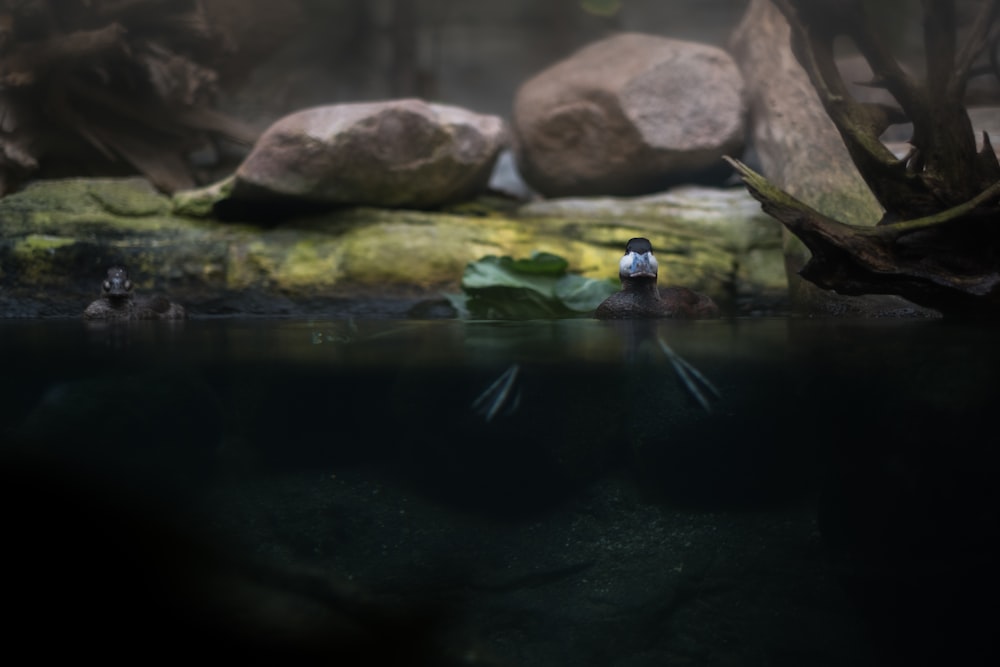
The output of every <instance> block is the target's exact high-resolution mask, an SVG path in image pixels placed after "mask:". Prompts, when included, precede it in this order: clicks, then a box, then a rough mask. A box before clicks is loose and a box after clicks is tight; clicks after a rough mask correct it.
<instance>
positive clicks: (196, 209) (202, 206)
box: [170, 176, 235, 218]
mask: <svg viewBox="0 0 1000 667" xmlns="http://www.w3.org/2000/svg"><path fill="white" fill-rule="evenodd" d="M234 182H235V178H234V177H233V176H230V177H229V178H226V179H223V180H221V181H219V182H218V183H213V184H212V185H209V186H206V187H204V188H198V189H196V190H182V191H181V192H176V193H174V196H173V198H172V199H171V202H170V203H171V207H172V210H173V213H174V215H182V216H185V217H190V218H207V217H209V216H211V215H212V213H213V211H214V210H215V205H216V204H217V203H219V202H220V201H222V200H223V199H226V198H227V197H229V195H230V193H231V192H232V191H233V183H234Z"/></svg>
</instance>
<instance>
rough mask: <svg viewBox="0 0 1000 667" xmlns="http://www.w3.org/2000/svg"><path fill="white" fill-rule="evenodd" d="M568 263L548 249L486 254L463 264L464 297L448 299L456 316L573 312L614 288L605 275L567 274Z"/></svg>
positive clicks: (588, 307)
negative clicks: (514, 255) (526, 254)
mask: <svg viewBox="0 0 1000 667" xmlns="http://www.w3.org/2000/svg"><path fill="white" fill-rule="evenodd" d="M568 266H569V262H567V261H566V260H565V259H564V258H562V257H560V256H558V255H553V254H551V253H534V254H532V256H531V257H530V258H528V259H518V260H514V259H511V258H510V257H497V256H496V255H488V256H486V257H483V258H482V259H479V260H477V261H475V262H470V263H469V264H468V266H466V267H465V273H464V274H463V276H462V291H463V295H464V296H465V299H464V300H460V299H459V298H458V297H457V296H456V297H455V298H451V297H449V300H450V301H451V302H452V305H453V306H454V307H455V309H456V310H457V311H459V314H460V316H461V317H473V318H477V319H479V318H481V319H540V318H553V317H574V316H578V315H580V314H581V313H587V312H590V311H592V310H594V309H595V308H596V307H597V306H598V305H599V304H600V303H601V301H603V300H604V299H606V298H607V297H608V296H609V295H611V294H612V293H614V292H615V291H617V289H618V286H617V284H615V283H613V282H611V281H608V280H592V279H589V278H584V277H583V276H579V275H576V274H568V273H566V269H567V267H568ZM460 306H461V307H460Z"/></svg>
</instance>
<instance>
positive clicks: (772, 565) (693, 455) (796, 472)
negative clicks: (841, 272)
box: [0, 319, 1000, 665]
mask: <svg viewBox="0 0 1000 667" xmlns="http://www.w3.org/2000/svg"><path fill="white" fill-rule="evenodd" d="M994 340H995V332H994V331H992V330H991V329H989V328H985V327H982V326H980V327H973V326H965V325H960V324H953V323H946V322H844V321H813V320H793V319H774V320H737V321H719V322H687V323H685V322H659V323H601V322H596V321H591V320H559V321H537V322H457V321H427V322H420V321H356V322H355V321H349V320H331V321H322V320H314V321H281V320H277V321H276V320H228V319H225V320H194V321H189V322H184V323H180V324H178V325H176V326H172V325H169V324H166V323H149V324H141V325H136V326H127V327H101V326H96V327H93V326H92V327H86V326H85V325H84V323H82V322H77V321H46V322H37V321H35V322H21V321H3V322H0V342H2V346H3V349H4V350H5V351H6V352H7V354H5V355H4V356H5V360H4V362H3V363H4V372H3V376H2V378H3V380H2V383H0V392H2V394H0V399H2V400H0V416H2V423H3V426H4V433H5V436H4V441H5V445H4V458H3V460H4V461H5V466H4V480H5V482H6V483H5V484H3V487H4V489H5V491H4V492H5V494H6V495H5V497H4V501H5V502H4V506H5V507H6V508H7V511H6V513H7V518H6V524H7V527H8V528H7V531H6V532H7V543H8V545H10V546H9V547H8V548H9V549H10V550H11V551H12V552H13V553H14V555H15V556H16V558H15V562H16V563H17V565H16V566H15V567H14V568H12V569H13V571H18V572H21V573H22V575H23V576H21V577H20V579H19V582H20V583H19V584H18V586H16V587H15V589H14V593H13V594H12V599H14V600H17V601H18V604H19V605H21V606H23V607H25V608H26V609H31V610H33V611H34V612H36V613H38V614H41V615H42V617H46V615H49V614H51V613H52V611H53V609H58V610H60V614H59V615H57V616H56V618H62V619H64V622H63V623H62V624H58V623H56V622H55V621H53V625H52V627H51V628H47V631H48V632H50V633H52V634H54V635H59V634H63V633H68V632H70V631H69V630H68V629H67V628H69V627H72V628H75V632H76V633H78V635H79V637H76V639H79V640H81V641H84V638H89V639H88V641H94V639H93V637H94V635H95V634H97V635H100V634H101V633H103V632H106V630H107V628H108V627H120V628H121V631H120V632H112V633H111V634H110V635H106V636H104V635H102V636H104V639H103V641H104V642H105V643H109V642H110V643H111V644H112V645H114V646H116V647H118V648H119V649H120V650H122V651H125V650H126V649H129V650H131V649H134V648H135V647H136V646H142V647H146V648H145V649H142V650H148V647H149V646H150V645H154V644H155V645H157V646H160V645H163V644H164V643H165V644H169V645H171V646H173V647H174V649H173V650H176V651H177V652H178V654H179V655H180V654H183V651H184V650H186V648H190V647H189V646H188V644H187V643H186V642H187V641H190V642H191V645H192V646H193V645H194V644H195V643H196V641H195V640H198V642H202V643H203V640H204V638H205V637H206V636H208V637H211V641H212V643H213V646H217V647H218V651H219V654H220V655H226V656H230V657H232V656H233V655H237V656H238V655H240V650H245V651H246V653H247V655H248V656H255V655H259V652H260V651H265V650H266V651H274V652H275V654H276V655H281V656H282V657H283V658H287V657H288V656H289V654H294V655H295V656H297V657H304V656H306V655H308V656H309V657H316V656H317V655H319V656H321V657H322V658H323V659H327V658H329V657H330V656H331V655H334V654H336V655H339V656H341V657H344V656H345V655H346V656H347V657H348V658H354V659H357V660H359V661H362V662H366V663H367V664H370V663H371V662H372V661H373V660H375V658H376V657H386V656H385V655H383V653H384V652H385V651H387V650H388V649H387V647H389V646H392V645H398V646H400V647H402V648H401V649H400V650H404V651H405V652H407V655H408V656H409V657H408V658H407V662H408V664H420V663H421V662H423V663H425V664H511V665H554V664H594V665H610V664H622V665H645V664H650V665H653V664H699V665H702V664H703V665H784V664H787V665H844V664H852V665H883V664H904V663H905V664H919V663H920V662H921V661H924V660H932V659H933V660H937V661H938V662H939V663H940V662H941V661H942V660H945V662H954V660H957V659H961V660H965V661H966V663H965V664H979V659H980V658H983V657H984V656H985V655H986V653H987V652H988V651H990V650H992V649H993V643H992V639H991V637H992V633H993V628H994V627H995V626H994V623H995V620H996V615H995V612H993V611H989V610H987V611H980V610H979V609H980V603H989V604H992V600H993V599H995V595H996V593H997V592H998V586H997V576H996V572H995V569H994V565H993V564H994V563H995V562H996V556H997V553H996V550H995V548H994V547H993V546H992V542H993V540H994V538H995V537H996V532H997V528H998V514H997V507H998V506H997V490H996V489H997V485H996V483H995V478H996V472H997V463H998V456H997V454H996V451H995V444H994V440H995V436H994V434H993V428H992V427H993V425H994V423H995V418H994V413H995V406H996V405H997V400H996V399H997V397H998V393H1000V390H998V387H997V382H996V379H997V369H998V368H1000V365H998V361H1000V360H998V356H1000V352H998V350H997V347H996V346H995V344H994ZM661 341H662V342H665V343H666V344H667V348H668V349H669V351H670V352H672V353H673V355H674V356H673V357H672V358H671V357H670V356H668V354H666V353H665V352H664V349H663V346H662V345H661ZM12 352H16V353H12ZM685 377H686V380H685ZM209 554H210V555H209ZM219 554H223V555H219ZM80 572H89V573H91V575H90V576H85V577H84V576H81V575H80V574H79V573H80ZM164 577H166V578H167V579H169V581H171V582H174V583H173V584H172V585H171V586H166V587H164V586H162V585H161V583H162V581H164ZM152 582H160V583H157V584H156V585H153V583H152ZM220 582H222V583H220ZM137 591H138V593H137ZM92 599H103V600H106V601H110V604H111V605H112V607H113V608H115V609H117V611H116V612H114V611H113V612H110V613H109V615H108V616H107V617H106V618H104V617H102V618H100V619H93V618H92V615H91V608H90V606H88V604H86V602H87V601H89V600H92ZM53 600H59V602H58V603H56V602H53ZM143 614H145V618H147V619H152V620H151V621H148V622H142V623H140V622H138V621H137V620H136V619H137V618H139V617H143ZM25 616H26V617H28V616H31V614H25ZM178 619H183V622H179V621H178ZM290 619H292V620H290ZM345 619H346V620H345ZM293 620H294V622H293ZM89 623H92V625H91V624H89ZM166 628H169V632H168V630H167V629H166ZM206 628H207V630H206ZM99 629H103V630H100V632H98V630H99ZM32 631H34V628H33V629H32ZM23 632H24V633H28V632H29V631H28V630H27V629H25V630H24V631H23ZM205 633H208V634H207V635H206V634H205ZM15 634H16V633H15ZM70 634H72V633H70ZM168 634H169V637H170V638H169V640H167V639H166V638H165V636H166V635H168ZM129 638H131V639H129ZM51 650H58V644H57V645H54V646H53V648H52V649H51ZM309 652H311V653H309ZM380 652H381V653H380ZM359 656H360V657H359ZM415 656H419V657H415ZM390 657H391V656H390ZM969 661H971V662H969Z"/></svg>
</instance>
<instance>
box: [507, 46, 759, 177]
mask: <svg viewBox="0 0 1000 667" xmlns="http://www.w3.org/2000/svg"><path fill="white" fill-rule="evenodd" d="M746 114H747V103H746V100H745V95H744V90H743V79H742V77H741V75H740V72H739V69H738V68H737V67H736V64H735V63H734V62H733V61H732V59H731V58H730V57H729V55H728V54H727V53H726V52H725V51H723V50H721V49H719V48H716V47H713V46H709V45H705V44H698V43H694V42H686V41H681V40H676V39H667V38H663V37H657V36H653V35H643V34H638V33H627V34H622V35H618V36H615V37H612V38H609V39H606V40H602V41H600V42H596V43H594V44H591V45H589V46H587V47H585V48H584V49H581V50H580V51H578V52H576V53H575V54H573V55H571V56H570V57H569V58H567V59H565V60H563V61H561V62H559V63H557V64H555V65H553V66H552V67H550V68H549V69H546V70H545V71H543V72H541V73H540V74H538V75H536V76H535V77H534V78H533V79H531V80H529V81H528V82H526V83H525V84H524V85H523V86H522V87H521V89H520V90H519V91H518V94H517V98H516V100H515V102H514V119H513V125H514V131H515V135H516V138H517V151H518V162H519V166H520V168H521V172H522V174H523V175H524V178H525V180H526V181H527V182H528V183H529V184H530V185H531V186H532V187H533V188H535V189H536V190H538V191H539V192H541V193H542V194H544V195H546V196H567V195H588V194H589V195H597V194H609V195H638V194H647V193H651V192H656V191H659V190H663V189H664V188H665V187H666V186H667V185H669V184H671V183H677V182H679V181H681V180H689V179H692V178H694V179H698V178H705V177H706V176H708V175H709V174H710V173H711V175H712V176H715V177H716V180H719V181H721V180H722V179H723V178H725V175H726V174H728V170H726V169H723V168H722V166H723V165H722V162H721V158H722V156H723V155H727V154H728V155H736V154H739V153H741V152H742V148H743V138H744V134H745V132H746V124H745V123H746Z"/></svg>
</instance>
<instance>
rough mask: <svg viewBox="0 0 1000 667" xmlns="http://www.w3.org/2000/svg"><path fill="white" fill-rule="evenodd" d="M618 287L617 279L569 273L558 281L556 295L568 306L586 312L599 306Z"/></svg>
mask: <svg viewBox="0 0 1000 667" xmlns="http://www.w3.org/2000/svg"><path fill="white" fill-rule="evenodd" d="M618 289H619V286H618V284H617V283H616V282H615V281H611V280H594V279H592V278H584V277H583V276H578V275H576V274H569V275H565V276H563V277H562V278H560V279H559V280H558V281H557V282H556V286H555V295H556V298H557V299H559V301H560V302H561V303H562V304H563V305H564V306H565V307H566V308H568V309H570V310H573V311H576V312H578V313H586V312H590V311H592V310H594V309H595V308H597V307H598V306H599V305H601V302H602V301H604V300H605V299H607V298H608V297H609V296H611V295H612V294H614V293H615V292H617V291H618Z"/></svg>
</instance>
